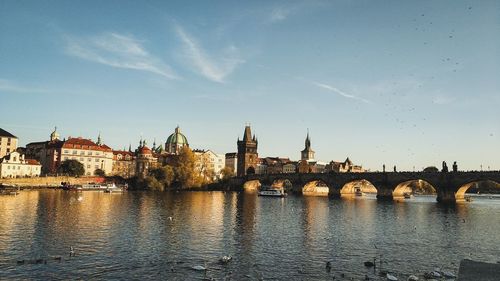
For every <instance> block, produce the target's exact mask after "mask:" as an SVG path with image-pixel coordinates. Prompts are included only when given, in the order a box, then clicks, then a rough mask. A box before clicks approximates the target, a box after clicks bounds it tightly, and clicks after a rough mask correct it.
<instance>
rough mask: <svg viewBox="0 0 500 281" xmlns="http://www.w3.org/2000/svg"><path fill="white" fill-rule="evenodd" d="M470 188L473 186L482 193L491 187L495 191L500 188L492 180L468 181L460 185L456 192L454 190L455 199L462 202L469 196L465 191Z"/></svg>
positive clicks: (499, 185)
mask: <svg viewBox="0 0 500 281" xmlns="http://www.w3.org/2000/svg"><path fill="white" fill-rule="evenodd" d="M480 185H489V187H482V186H480ZM471 188H475V189H476V190H477V192H481V191H482V192H483V193H487V192H489V191H491V189H496V190H497V191H498V190H500V184H499V183H498V182H496V181H494V180H483V179H481V180H475V181H471V182H468V183H466V184H463V185H462V186H460V188H459V189H458V190H457V192H455V201H456V202H464V201H466V200H468V198H470V197H467V196H466V195H465V193H467V191H469V190H470V189H471ZM485 191H486V192H485Z"/></svg>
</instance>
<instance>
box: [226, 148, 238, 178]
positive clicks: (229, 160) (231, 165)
mask: <svg viewBox="0 0 500 281" xmlns="http://www.w3.org/2000/svg"><path fill="white" fill-rule="evenodd" d="M225 167H226V168H228V169H230V170H231V171H233V173H234V174H235V175H236V173H237V171H238V154H237V153H236V152H230V153H226V159H225Z"/></svg>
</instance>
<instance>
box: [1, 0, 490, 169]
mask: <svg viewBox="0 0 500 281" xmlns="http://www.w3.org/2000/svg"><path fill="white" fill-rule="evenodd" d="M93 3H94V5H88V2H73V3H71V4H69V3H65V2H62V1H61V2H51V3H36V2H35V3H34V2H29V1H26V2H24V1H4V2H2V3H1V4H0V7H1V8H0V38H2V40H0V61H2V63H1V64H0V98H1V99H2V103H1V104H0V109H1V110H2V112H3V113H4V116H9V117H7V119H2V123H1V124H0V125H1V127H2V128H4V129H6V130H7V131H9V132H11V133H13V134H14V135H16V136H17V137H18V138H19V139H20V145H22V146H24V145H25V144H26V143H29V142H33V141H42V140H46V139H48V136H49V134H50V132H52V130H53V127H54V126H57V127H58V130H59V132H60V133H61V136H62V137H68V136H73V137H77V136H82V137H84V138H92V139H95V138H97V135H98V133H99V132H101V135H102V137H103V140H104V142H105V143H106V144H108V145H109V146H111V147H113V148H114V149H121V148H123V147H127V148H128V145H129V143H132V146H133V147H134V143H135V144H137V143H138V141H139V139H140V137H141V135H142V136H143V138H144V139H146V140H147V141H148V143H149V144H151V143H150V142H151V141H152V140H153V139H154V138H156V141H157V144H158V143H162V144H163V143H164V142H165V140H166V138H167V137H168V135H170V134H171V133H172V132H173V130H174V128H175V126H176V125H179V126H180V127H181V129H182V131H183V132H184V133H185V135H186V136H187V138H188V140H189V142H190V146H191V147H192V148H205V149H211V150H213V151H215V152H217V153H226V152H234V151H236V139H237V138H238V136H240V137H242V133H243V129H244V125H245V123H251V125H252V130H253V132H254V133H255V134H256V135H257V137H258V138H259V155H260V156H282V157H290V158H291V159H299V156H300V150H302V149H303V146H304V139H305V136H306V133H307V132H306V131H307V129H308V128H309V130H310V136H311V140H312V148H313V150H315V151H316V155H317V158H318V160H321V161H329V160H343V159H345V158H346V157H348V156H349V157H350V158H351V159H352V160H353V161H354V162H355V163H357V164H362V165H363V166H364V167H366V168H369V169H371V170H381V166H382V164H386V166H387V167H392V166H393V165H396V166H397V167H398V170H412V169H413V166H415V168H416V169H421V168H422V167H426V166H430V165H434V166H437V167H440V164H441V161H443V160H444V161H447V162H448V163H452V162H453V161H457V162H458V164H459V167H460V169H464V170H479V169H480V165H483V169H485V170H486V169H487V167H488V166H490V167H491V169H492V170H493V169H495V170H498V169H500V166H499V165H500V163H498V159H500V152H499V149H498V147H499V144H500V128H499V127H500V126H499V125H498V124H500V117H499V113H498V111H497V109H498V106H499V105H500V95H499V88H500V87H499V86H500V85H499V83H500V82H499V81H498V78H497V77H496V76H497V75H498V73H500V64H499V62H500V55H499V54H498V52H497V50H498V49H499V48H500V38H498V36H496V34H497V31H498V28H499V25H498V20H497V18H498V15H497V14H495V11H498V9H499V8H500V3H497V2H495V1H484V2H481V3H472V2H468V1H458V2H457V1H443V2H439V3H435V2H433V1H422V2H419V3H399V2H397V1H393V2H386V5H385V6H384V7H380V6H381V5H377V3H371V2H370V1H359V2H356V3H350V2H349V1H335V2H326V1H325V2H323V1H312V2H311V1H294V2H280V1H277V2H272V3H267V2H266V3H264V2H253V3H237V4H236V3H232V2H224V1H220V2H217V3H213V4H212V3H210V4H208V3H196V4H194V5H196V7H195V8H194V9H192V8H193V7H189V5H185V6H182V5H181V4H177V3H161V2H149V3H147V4H144V3H134V2H123V1H119V2H114V1H107V2H105V3H99V7H98V4H97V3H98V2H93ZM118 3H119V4H118ZM200 11H202V12H200ZM89 19H91V20H89ZM5 101H6V102H5ZM75 108H76V109H77V110H75ZM89 108H90V110H89ZM4 118H5V117H4ZM5 120H6V121H5Z"/></svg>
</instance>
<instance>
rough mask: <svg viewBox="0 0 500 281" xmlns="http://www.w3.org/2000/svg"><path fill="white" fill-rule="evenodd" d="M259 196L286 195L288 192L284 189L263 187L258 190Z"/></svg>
mask: <svg viewBox="0 0 500 281" xmlns="http://www.w3.org/2000/svg"><path fill="white" fill-rule="evenodd" d="M258 195H259V196H269V197H285V196H286V193H285V191H284V190H283V189H276V188H272V187H264V188H261V190H259V192H258Z"/></svg>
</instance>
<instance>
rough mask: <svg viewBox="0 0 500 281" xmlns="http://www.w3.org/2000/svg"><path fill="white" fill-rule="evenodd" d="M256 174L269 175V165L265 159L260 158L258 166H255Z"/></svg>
mask: <svg viewBox="0 0 500 281" xmlns="http://www.w3.org/2000/svg"><path fill="white" fill-rule="evenodd" d="M255 173H256V174H257V175H265V174H267V163H266V159H265V158H258V160H257V165H256V166H255Z"/></svg>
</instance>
